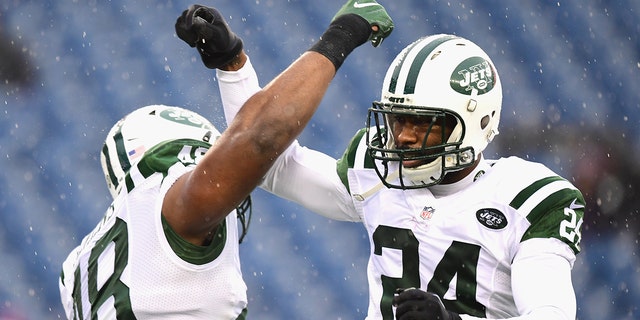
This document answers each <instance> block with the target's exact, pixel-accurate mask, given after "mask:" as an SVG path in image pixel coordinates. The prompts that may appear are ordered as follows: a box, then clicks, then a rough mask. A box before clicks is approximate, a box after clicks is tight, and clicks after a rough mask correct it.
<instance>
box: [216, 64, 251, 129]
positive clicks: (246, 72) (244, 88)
mask: <svg viewBox="0 0 640 320" xmlns="http://www.w3.org/2000/svg"><path fill="white" fill-rule="evenodd" d="M216 76H217V78H218V89H219V90H220V97H221V99H222V107H223V109H224V117H225V119H226V121H227V125H229V124H230V123H231V121H233V118H235V117H236V114H237V113H238V111H240V108H241V107H242V105H244V103H245V102H246V101H247V100H248V99H249V98H251V96H253V95H254V94H255V93H256V92H258V91H260V85H259V83H258V75H256V71H255V70H254V69H253V65H252V64H251V60H250V59H249V58H248V57H247V61H246V62H245V64H244V66H243V67H242V68H241V69H240V70H238V71H223V70H220V69H216Z"/></svg>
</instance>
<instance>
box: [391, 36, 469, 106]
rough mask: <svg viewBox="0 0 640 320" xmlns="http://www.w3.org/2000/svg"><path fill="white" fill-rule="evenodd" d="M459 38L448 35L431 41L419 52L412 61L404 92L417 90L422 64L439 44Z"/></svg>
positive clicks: (408, 92) (409, 92) (410, 92)
mask: <svg viewBox="0 0 640 320" xmlns="http://www.w3.org/2000/svg"><path fill="white" fill-rule="evenodd" d="M453 39H458V37H456V36H453V35H446V36H442V37H439V38H436V39H433V41H431V42H429V44H427V45H426V46H425V47H424V48H422V50H420V52H418V54H417V55H416V58H415V59H413V62H412V63H411V68H410V69H409V74H408V75H407V82H406V83H405V84H404V94H412V93H415V90H416V81H417V80H418V74H419V73H420V69H421V68H422V64H423V63H424V61H425V60H427V57H428V56H429V55H431V52H433V50H435V48H437V47H438V46H439V45H441V44H443V43H444V42H447V41H449V40H453Z"/></svg>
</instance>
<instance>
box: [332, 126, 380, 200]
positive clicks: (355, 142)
mask: <svg viewBox="0 0 640 320" xmlns="http://www.w3.org/2000/svg"><path fill="white" fill-rule="evenodd" d="M366 132H367V129H366V128H362V129H360V130H358V132H356V134H355V135H354V136H353V138H351V141H350V142H349V145H348V146H347V149H346V150H345V152H344V154H343V155H342V157H341V158H340V159H338V162H337V164H336V170H337V171H338V176H339V177H340V180H342V184H344V186H345V187H347V190H349V178H348V177H347V171H348V170H349V168H355V167H359V166H360V165H361V166H362V167H363V168H373V165H374V164H373V159H371V156H369V153H368V152H367V149H366V148H367V145H366V141H365V138H366ZM358 159H362V160H360V161H362V163H361V164H359V163H356V161H358Z"/></svg>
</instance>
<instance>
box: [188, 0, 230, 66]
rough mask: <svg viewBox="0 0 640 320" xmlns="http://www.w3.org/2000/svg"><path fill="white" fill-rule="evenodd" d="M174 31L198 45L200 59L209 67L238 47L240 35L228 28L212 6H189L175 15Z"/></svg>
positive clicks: (224, 61) (222, 62)
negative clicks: (176, 18) (178, 14)
mask: <svg viewBox="0 0 640 320" xmlns="http://www.w3.org/2000/svg"><path fill="white" fill-rule="evenodd" d="M176 34H178V37H179V38H180V39H182V40H184V42H186V43H187V44H188V45H189V46H191V47H192V48H193V47H196V48H197V49H198V52H199V53H200V57H201V58H202V62H204V65H205V66H207V68H210V69H216V68H218V67H221V66H224V65H226V64H228V63H229V62H231V61H232V60H233V59H234V58H235V56H236V55H238V54H239V53H240V51H241V50H242V39H240V37H238V36H237V35H236V34H235V33H233V31H231V29H230V28H229V26H228V25H227V22H226V21H225V20H224V18H223V17H222V15H221V14H220V12H219V11H218V10H216V9H215V8H210V7H205V6H201V5H198V4H194V5H192V6H190V7H189V9H187V10H185V11H183V12H182V15H181V16H180V17H178V20H177V21H176Z"/></svg>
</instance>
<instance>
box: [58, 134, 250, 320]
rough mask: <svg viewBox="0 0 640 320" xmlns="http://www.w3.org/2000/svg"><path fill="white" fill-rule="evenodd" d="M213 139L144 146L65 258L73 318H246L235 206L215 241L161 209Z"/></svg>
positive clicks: (65, 296)
mask: <svg viewBox="0 0 640 320" xmlns="http://www.w3.org/2000/svg"><path fill="white" fill-rule="evenodd" d="M208 148H209V145H208V144H207V143H204V142H200V141H195V140H176V141H171V142H166V143H163V144H161V145H158V146H157V147H155V148H154V149H152V150H150V151H148V152H147V153H145V155H144V157H143V158H142V159H141V160H140V161H139V162H138V164H137V165H136V166H134V167H133V168H132V169H131V171H130V173H129V174H128V175H127V177H126V184H127V188H126V189H123V191H122V192H120V194H119V195H118V197H117V198H116V199H115V200H114V202H113V204H112V205H111V206H110V208H109V209H108V210H107V212H106V214H105V216H104V218H103V219H102V221H101V222H100V223H99V224H98V225H97V226H96V228H95V229H94V230H93V231H92V232H91V233H90V234H89V235H87V236H86V237H85V238H84V239H83V240H82V243H81V244H80V245H79V246H78V247H77V248H75V249H74V250H73V251H72V252H71V254H70V255H69V256H68V258H67V259H66V261H65V262H64V263H63V270H62V273H61V276H60V294H61V298H62V303H63V305H64V307H65V310H66V313H67V317H68V318H69V319H244V317H245V314H246V307H247V297H246V285H245V283H244V281H243V279H242V273H241V269H240V260H239V253H238V230H237V218H236V213H235V212H232V213H230V214H229V215H228V216H227V218H226V219H225V221H224V223H222V225H221V227H220V228H218V231H217V233H216V235H215V236H214V240H213V241H212V243H211V244H210V245H208V246H196V245H193V244H191V243H188V242H186V241H184V240H183V239H181V238H180V237H179V236H177V235H176V234H175V233H174V232H173V231H172V230H171V228H170V227H169V226H168V224H167V223H166V222H165V221H164V219H163V218H162V214H161V208H162V201H163V199H164V195H165V194H166V192H167V190H168V188H169V187H170V186H171V185H172V184H173V183H174V182H175V181H176V180H177V179H178V178H179V177H180V176H181V175H182V174H184V173H186V172H188V171H190V170H192V169H193V168H194V167H195V165H194V164H195V163H196V162H197V161H198V159H199V157H201V156H202V155H204V153H205V152H206V150H207V149H208Z"/></svg>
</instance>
